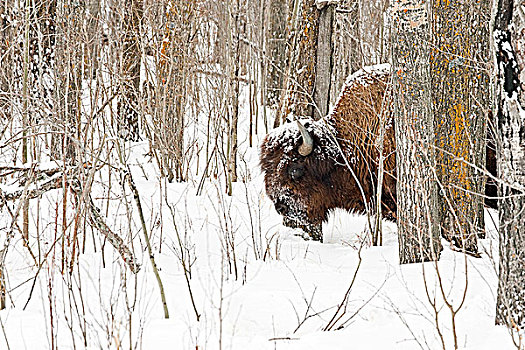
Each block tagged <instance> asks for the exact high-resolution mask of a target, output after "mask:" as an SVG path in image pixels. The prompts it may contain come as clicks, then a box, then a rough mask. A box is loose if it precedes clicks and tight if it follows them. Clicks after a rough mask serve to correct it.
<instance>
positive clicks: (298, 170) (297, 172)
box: [288, 164, 304, 181]
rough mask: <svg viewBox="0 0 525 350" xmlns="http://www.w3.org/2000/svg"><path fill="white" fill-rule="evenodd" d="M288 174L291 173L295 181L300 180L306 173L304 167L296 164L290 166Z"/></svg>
mask: <svg viewBox="0 0 525 350" xmlns="http://www.w3.org/2000/svg"><path fill="white" fill-rule="evenodd" d="M288 175H290V177H291V178H292V180H294V181H296V180H299V179H300V178H301V177H303V175H304V167H303V166H301V165H296V164H294V165H292V166H290V168H288Z"/></svg>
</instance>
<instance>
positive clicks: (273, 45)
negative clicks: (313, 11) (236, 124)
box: [263, 0, 288, 107]
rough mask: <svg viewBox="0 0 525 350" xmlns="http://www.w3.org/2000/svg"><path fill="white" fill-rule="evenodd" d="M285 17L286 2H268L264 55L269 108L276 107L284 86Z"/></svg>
mask: <svg viewBox="0 0 525 350" xmlns="http://www.w3.org/2000/svg"><path fill="white" fill-rule="evenodd" d="M263 1H264V0H263ZM287 15H288V2H287V1H283V0H269V1H268V32H267V37H266V53H267V54H268V56H269V60H268V64H267V68H266V72H267V77H266V103H267V104H268V106H270V107H276V106H277V105H278V104H279V96H280V95H281V91H282V89H283V84H284V70H285V65H286V18H287Z"/></svg>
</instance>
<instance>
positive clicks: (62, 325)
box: [0, 142, 514, 349]
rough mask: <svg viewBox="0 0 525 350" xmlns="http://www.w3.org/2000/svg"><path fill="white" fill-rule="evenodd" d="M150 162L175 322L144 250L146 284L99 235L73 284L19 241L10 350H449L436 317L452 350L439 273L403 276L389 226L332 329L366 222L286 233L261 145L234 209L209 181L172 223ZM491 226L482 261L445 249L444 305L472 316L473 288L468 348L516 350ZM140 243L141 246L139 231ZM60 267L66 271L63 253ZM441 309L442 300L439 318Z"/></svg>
mask: <svg viewBox="0 0 525 350" xmlns="http://www.w3.org/2000/svg"><path fill="white" fill-rule="evenodd" d="M146 152H147V143H146V142H140V143H136V144H133V146H132V152H131V157H130V159H129V164H130V165H131V169H132V172H133V175H134V178H135V182H136V183H137V187H138V189H139V192H140V195H141V199H142V202H143V206H144V210H145V212H146V220H147V224H148V229H149V230H150V234H151V239H152V242H153V245H154V251H155V252H157V253H156V254H155V258H156V261H157V264H158V266H159V268H160V274H161V278H162V280H163V283H164V288H165V291H166V296H167V301H168V309H169V311H170V319H168V320H165V319H164V318H163V312H162V305H161V302H160V297H159V292H158V286H157V283H156V280H155V277H154V275H153V273H152V270H151V266H150V264H149V259H148V256H147V253H146V252H145V251H144V250H143V251H142V252H141V249H140V248H138V244H137V243H136V244H135V254H137V257H138V259H139V260H140V261H141V265H142V268H141V270H140V272H139V273H138V274H137V275H136V276H135V275H133V274H131V273H130V272H129V270H128V269H127V267H126V266H125V265H124V264H123V263H121V262H120V257H119V256H118V254H116V253H115V252H114V250H113V249H112V248H111V247H110V246H109V245H106V246H105V247H104V248H103V250H104V254H101V251H100V244H101V240H100V239H97V238H95V239H94V240H93V238H94V237H95V235H93V236H92V237H90V235H87V237H86V240H87V243H86V245H87V246H88V247H89V248H87V249H86V252H85V253H84V254H81V255H80V261H79V264H78V269H75V271H74V272H73V274H71V275H68V274H67V273H66V274H60V273H57V271H58V268H57V269H53V268H51V267H45V268H42V269H41V270H37V268H35V267H29V266H31V264H30V262H29V261H28V257H27V253H26V250H25V249H24V247H23V246H22V244H21V242H17V244H15V249H12V250H11V251H10V252H9V254H8V265H7V266H8V271H9V276H8V278H9V286H10V287H11V292H10V299H9V300H11V301H12V305H11V306H10V307H8V308H7V309H6V310H4V311H1V312H0V320H1V322H2V327H3V334H4V336H1V337H0V347H1V348H2V349H5V348H6V346H7V344H8V345H9V347H10V349H47V348H50V347H51V346H52V342H53V343H54V346H57V347H58V349H69V348H73V347H76V348H84V347H85V344H87V348H90V349H91V348H93V349H94V348H100V349H109V348H113V349H115V348H129V344H130V342H131V344H132V346H133V347H135V346H136V347H137V348H138V349H219V348H222V349H349V348H352V349H420V348H423V349H437V348H443V346H442V343H441V340H440V336H439V332H438V330H437V328H436V318H437V319H438V325H439V331H440V332H441V334H442V335H443V339H444V344H445V347H446V348H447V349H449V348H453V344H454V343H453V331H452V324H451V313H450V311H449V309H448V308H447V306H445V305H444V303H443V296H442V292H441V288H440V285H439V280H438V279H437V273H436V266H435V265H434V264H433V263H425V264H412V265H405V266H399V264H398V252H397V250H398V245H397V236H396V226H395V224H393V223H389V222H385V223H384V245H383V246H381V247H371V246H369V245H366V244H365V245H364V246H363V248H362V250H361V253H360V255H361V257H362V261H361V265H360V268H359V270H358V272H357V275H356V278H355V282H354V283H353V286H352V288H351V291H350V294H349V295H348V298H347V300H346V302H345V305H344V308H345V313H344V314H343V315H342V317H341V318H340V319H339V320H337V322H335V324H334V326H333V327H332V328H333V329H332V331H323V328H325V327H326V326H327V325H328V324H329V323H330V320H331V319H332V318H333V315H334V313H335V312H336V308H337V306H338V305H339V304H340V303H341V302H343V300H344V296H345V293H346V292H347V289H348V288H349V286H350V284H351V282H352V279H353V276H354V274H355V271H356V269H357V267H358V264H359V247H360V242H361V241H363V239H364V238H365V236H366V230H365V227H366V218H365V217H364V216H359V215H352V214H349V213H346V212H342V211H338V212H336V213H334V214H333V215H331V217H330V220H329V222H328V223H327V224H325V225H324V227H323V230H324V235H325V236H324V237H325V242H324V243H319V242H312V241H304V240H303V239H302V238H300V237H297V236H296V233H297V232H296V231H294V230H293V229H289V228H286V227H284V226H282V225H281V224H280V222H281V218H280V216H279V215H278V214H277V213H276V212H275V210H274V209H273V207H272V204H271V202H270V201H269V200H268V199H267V198H266V196H265V194H264V186H263V181H262V180H263V179H262V174H260V171H259V170H258V166H257V162H258V151H257V149H256V148H255V147H254V148H249V149H248V150H247V151H246V153H245V154H244V159H245V161H246V163H245V164H246V165H245V167H244V169H245V170H246V173H245V174H244V175H245V176H246V175H249V176H248V177H247V180H248V181H246V182H245V183H243V182H242V181H240V182H238V183H236V184H235V185H234V186H235V189H234V192H233V196H232V197H228V196H226V195H225V194H224V192H225V191H224V187H223V186H222V185H220V184H218V183H219V181H216V183H215V184H214V183H207V184H206V185H205V187H204V191H203V193H202V195H200V196H196V195H195V194H196V187H197V184H195V183H192V182H188V183H172V184H169V183H168V184H166V193H167V202H168V203H170V205H172V206H173V208H174V212H173V213H174V215H173V216H172V215H171V212H170V209H169V207H168V206H167V205H166V201H164V200H163V199H162V195H161V192H160V190H159V188H160V187H159V181H158V178H156V172H155V168H154V166H153V165H152V163H151V162H150V163H148V162H146V161H145V160H144V159H145V158H144V156H143V155H144V154H145V153H146ZM248 173H249V174H248ZM103 182H104V181H103V180H101V181H100V183H103ZM99 186H100V185H99ZM94 193H96V187H95V189H94ZM56 196H60V193H59V190H55V191H51V192H49V193H48V194H46V195H45V196H44V198H43V199H42V200H41V204H40V210H41V211H42V212H41V214H40V215H41V216H42V217H46V213H45V211H46V210H47V211H48V213H47V215H48V216H47V218H48V224H49V225H52V224H53V218H54V217H56V215H55V210H56V204H53V203H56V201H57V199H56V198H55V197H56ZM95 197H96V196H95V195H94V198H95ZM115 202H117V203H118V201H115ZM46 203H48V204H49V205H47V204H46ZM134 210H135V209H133V211H134ZM109 212H110V213H111V212H112V215H113V216H112V217H114V218H115V220H114V221H112V220H109V219H108V222H110V223H111V226H112V227H113V228H114V229H115V231H116V232H118V233H119V234H120V235H121V236H125V235H126V234H127V233H126V230H125V229H122V230H119V227H120V226H119V225H120V224H122V223H123V222H125V218H122V216H125V215H123V214H122V208H114V207H111V206H110V210H109ZM487 214H489V213H488V212H487ZM490 214H491V216H492V217H495V216H497V213H495V212H492V213H490ZM110 215H111V214H110ZM108 217H109V216H108ZM486 218H487V220H486V221H487V236H488V238H487V239H485V240H481V244H482V247H483V250H484V253H483V254H482V257H481V258H473V257H469V256H468V257H465V256H464V255H463V254H461V253H458V252H454V251H452V250H450V249H449V248H448V244H447V243H446V242H443V243H444V245H445V249H444V251H443V253H442V256H441V260H440V261H439V263H438V264H437V268H438V271H439V275H440V276H441V280H442V283H443V293H444V295H445V296H446V298H447V300H448V302H450V303H451V304H452V305H453V306H454V307H458V306H459V305H460V304H461V300H462V298H463V294H464V292H465V285H466V281H468V285H467V291H466V300H465V302H464V304H463V306H462V308H461V309H460V311H459V312H458V314H457V317H456V332H457V339H458V344H459V346H460V348H464V349H512V348H514V346H513V344H512V340H511V337H510V335H509V333H508V331H507V330H506V328H504V327H496V326H494V314H495V297H496V289H497V275H496V268H495V266H496V265H495V264H497V263H496V262H495V261H494V258H493V257H494V256H497V234H496V232H495V230H494V224H493V222H492V221H491V219H490V215H486ZM173 220H174V221H175V224H176V225H177V230H175V229H174V227H175V226H174V225H173ZM43 226H45V225H43ZM122 227H125V225H123V226H122ZM137 227H138V226H137ZM161 230H162V232H161ZM177 232H178V234H179V237H180V238H181V243H182V244H181V245H179V243H178V236H177ZM132 234H133V235H134V237H135V238H134V240H135V241H136V242H139V241H140V240H141V238H140V237H142V236H141V235H142V234H141V233H140V232H139V231H138V229H137V230H136V231H134V232H132ZM161 237H162V247H160V242H161ZM365 241H366V240H365ZM43 244H44V245H47V246H49V245H50V244H52V243H51V241H50V240H47V241H45V242H44V243H43ZM181 246H182V250H181ZM159 248H162V250H161V253H158V250H159ZM181 251H182V254H181ZM181 257H183V259H185V261H186V263H188V264H190V265H191V268H190V270H191V279H190V280H189V285H190V286H191V292H192V295H193V298H194V300H195V307H196V310H197V312H198V314H199V315H200V318H199V321H197V318H196V313H195V311H194V309H193V306H192V303H191V299H190V293H189V289H188V284H187V282H186V279H185V275H184V270H183V269H182V265H181V262H180V258H181ZM48 259H51V257H50V256H48ZM53 259H55V260H53V262H54V264H56V266H59V265H60V259H58V253H57V256H56V257H55V258H53ZM465 259H466V264H465ZM465 266H467V271H465ZM35 275H36V276H37V277H36V283H35V286H34V290H33V291H32V292H31V288H32V285H33V279H32V277H33V276H35ZM18 285H20V286H19V287H17V288H13V287H14V286H18ZM31 293H32V294H31ZM29 297H30V299H29ZM28 299H29V302H28V304H27V307H26V308H25V309H24V304H25V303H26V301H27V300H28ZM429 300H431V301H434V300H435V301H436V310H437V312H438V314H437V317H436V312H435V311H434V308H433V307H432V305H431V304H430V302H429ZM50 301H51V302H50ZM9 304H11V303H9ZM50 306H51V307H50ZM50 310H51V311H50ZM341 314H342V311H340V312H339V315H341ZM50 315H53V319H51V316H50ZM130 320H131V325H130ZM51 325H53V327H51ZM52 334H53V336H52ZM6 340H7V342H6Z"/></svg>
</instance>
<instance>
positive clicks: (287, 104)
mask: <svg viewBox="0 0 525 350" xmlns="http://www.w3.org/2000/svg"><path fill="white" fill-rule="evenodd" d="M289 9H290V16H289V22H288V29H287V33H288V43H289V45H288V46H287V53H286V56H287V66H286V75H285V83H284V90H283V93H282V95H281V101H280V105H279V109H278V111H277V116H276V119H275V122H274V127H276V126H279V125H280V124H281V122H282V121H283V120H284V119H285V118H286V117H287V116H288V115H290V114H291V115H294V116H296V117H309V118H314V119H316V120H317V119H319V118H321V117H323V116H324V115H325V114H326V113H327V112H328V107H329V100H330V86H331V81H332V80H331V78H332V66H333V60H332V52H333V44H332V32H333V22H334V6H333V5H328V6H324V7H322V8H321V9H319V8H317V6H316V2H315V0H305V1H298V0H293V1H291V4H290V7H289Z"/></svg>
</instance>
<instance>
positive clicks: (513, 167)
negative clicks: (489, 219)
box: [494, 0, 525, 330]
mask: <svg viewBox="0 0 525 350" xmlns="http://www.w3.org/2000/svg"><path fill="white" fill-rule="evenodd" d="M521 7H522V5H521V3H520V2H518V3H517V4H514V1H512V0H499V1H498V8H497V14H496V21H495V31H494V39H495V40H494V43H495V50H496V52H495V54H496V61H497V65H498V67H497V69H498V78H499V79H498V80H499V85H498V90H497V91H498V101H499V105H498V114H497V117H498V135H497V137H498V141H499V142H498V150H497V159H498V172H499V174H500V177H501V180H503V184H502V185H501V186H500V197H501V199H500V201H499V203H498V205H499V219H500V223H499V235H500V243H499V250H500V262H499V284H498V297H497V304H496V323H497V324H504V325H506V326H507V327H509V328H511V329H514V330H519V329H521V330H523V329H525V232H524V228H525V211H524V208H525V132H524V130H525V114H524V113H523V110H524V109H525V98H524V96H523V91H524V87H525V86H524V85H523V81H521V74H522V72H523V71H524V69H525V52H523V50H522V49H520V47H521V43H523V41H524V40H525V35H524V33H525V22H524V21H523V19H522V18H521V17H520V14H519V12H521V11H522V8H521ZM511 23H512V26H511Z"/></svg>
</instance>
